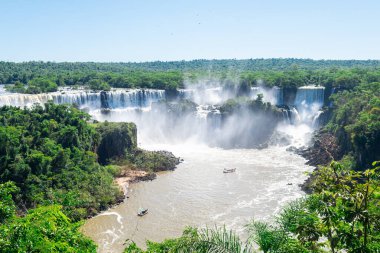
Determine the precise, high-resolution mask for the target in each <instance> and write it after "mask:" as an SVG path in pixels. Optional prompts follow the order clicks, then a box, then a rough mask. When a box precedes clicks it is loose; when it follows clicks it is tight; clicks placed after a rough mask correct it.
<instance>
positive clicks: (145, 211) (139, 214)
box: [137, 208, 148, 216]
mask: <svg viewBox="0 0 380 253" xmlns="http://www.w3.org/2000/svg"><path fill="white" fill-rule="evenodd" d="M147 213H148V209H147V208H140V209H139V211H138V212H137V215H138V216H144V215H145V214H147Z"/></svg>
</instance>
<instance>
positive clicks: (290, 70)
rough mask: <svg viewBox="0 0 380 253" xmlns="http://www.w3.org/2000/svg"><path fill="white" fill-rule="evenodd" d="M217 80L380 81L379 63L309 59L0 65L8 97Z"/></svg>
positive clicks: (281, 83) (293, 83)
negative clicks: (64, 88) (61, 89)
mask: <svg viewBox="0 0 380 253" xmlns="http://www.w3.org/2000/svg"><path fill="white" fill-rule="evenodd" d="M212 80H218V81H219V82H220V83H222V84H224V85H231V84H234V85H242V86H257V85H266V86H270V87H272V86H278V87H299V86H304V85H322V86H326V87H329V88H331V87H339V88H352V87H354V86H355V85H357V84H359V83H360V82H362V81H368V82H375V81H376V82H379V81H380V62H379V61H375V60H368V61H356V60H352V61H349V60H347V61H332V60H326V61H325V60H319V61H316V60H309V59H250V60H194V61H177V62H145V63H91V62H90V63H79V62H78V63H54V62H25V63H11V62H0V83H2V84H12V85H10V86H8V90H9V91H11V92H21V93H32V94H35V93H41V92H51V91H56V90H57V89H58V87H59V86H74V87H79V86H80V87H82V86H85V87H88V88H90V89H93V90H109V89H110V88H111V87H115V88H154V89H165V90H175V89H180V88H184V87H186V86H187V85H189V84H199V82H200V81H201V83H202V84H204V83H208V82H212Z"/></svg>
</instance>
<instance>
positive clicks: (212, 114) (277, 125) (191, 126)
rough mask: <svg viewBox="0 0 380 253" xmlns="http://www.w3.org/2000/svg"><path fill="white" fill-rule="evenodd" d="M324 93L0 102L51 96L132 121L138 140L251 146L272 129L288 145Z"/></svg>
mask: <svg viewBox="0 0 380 253" xmlns="http://www.w3.org/2000/svg"><path fill="white" fill-rule="evenodd" d="M260 94H261V95H260ZM169 97H170V98H169ZM289 98H291V99H289ZM323 98H324V88H323V87H314V86H306V87H300V88H298V89H296V90H293V91H289V90H286V89H282V88H278V87H274V88H266V87H252V88H250V90H249V91H248V92H247V94H245V96H242V97H241V96H238V92H237V91H236V90H234V89H231V88H230V87H221V86H219V87H218V86H216V87H215V86H213V87H206V88H205V87H198V88H188V89H183V90H179V91H178V92H177V95H176V97H174V98H173V96H168V95H167V94H166V91H164V90H151V89H112V90H111V91H101V92H92V91H88V90H70V89H65V90H61V91H59V92H53V93H44V94H36V95H31V94H15V93H12V94H9V93H8V94H7V93H4V92H3V93H2V95H0V105H15V106H21V107H23V106H31V105H32V104H34V103H39V104H43V103H45V102H47V101H49V100H52V101H53V102H54V103H58V104H76V105H77V106H78V107H79V108H82V109H85V110H86V111H88V112H89V113H90V114H91V115H92V116H93V118H94V119H97V120H101V121H103V120H108V121H131V122H135V123H136V124H137V128H138V133H139V140H140V141H142V142H149V143H151V142H160V143H161V142H171V143H183V142H184V141H193V142H197V143H199V142H201V143H204V144H207V145H211V146H218V147H224V148H254V147H265V146H266V145H268V144H272V145H277V144H279V143H281V142H279V141H277V140H276V138H274V140H275V141H273V138H272V136H273V135H276V132H279V133H283V135H284V136H286V139H288V140H289V141H287V142H284V143H286V145H294V146H302V145H305V143H306V141H305V140H306V139H307V138H309V135H310V134H311V133H312V131H313V130H314V128H315V127H316V122H317V120H316V118H317V117H318V115H319V114H320V109H321V107H322V106H323ZM285 102H286V103H287V104H285ZM105 109H106V110H105ZM281 138H282V139H283V137H281ZM270 139H272V142H271V141H270Z"/></svg>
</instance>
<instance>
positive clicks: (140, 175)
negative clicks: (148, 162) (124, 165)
mask: <svg viewBox="0 0 380 253" xmlns="http://www.w3.org/2000/svg"><path fill="white" fill-rule="evenodd" d="M154 178H155V175H154V174H150V173H148V172H146V171H143V170H127V171H124V172H123V175H122V176H120V177H117V178H115V183H116V184H117V185H118V186H119V187H120V189H121V190H122V191H123V193H124V195H125V196H127V194H128V186H129V184H130V183H135V182H139V181H143V180H151V179H154Z"/></svg>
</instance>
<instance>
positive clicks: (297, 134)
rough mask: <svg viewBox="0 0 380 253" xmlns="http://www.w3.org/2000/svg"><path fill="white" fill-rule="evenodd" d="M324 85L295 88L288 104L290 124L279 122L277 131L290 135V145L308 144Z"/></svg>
mask: <svg viewBox="0 0 380 253" xmlns="http://www.w3.org/2000/svg"><path fill="white" fill-rule="evenodd" d="M324 90H325V88H324V87H318V86H304V87H299V88H298V89H297V93H296V96H295V100H294V104H293V105H290V113H291V122H292V124H287V123H285V124H280V125H279V126H278V127H277V130H278V132H280V133H282V134H284V135H285V134H286V135H287V136H288V137H290V145H292V146H294V147H297V148H300V147H302V146H306V145H308V142H309V141H310V139H311V135H312V133H313V131H314V130H315V129H316V128H317V127H318V125H317V122H318V117H319V116H320V115H321V108H322V106H323V102H324Z"/></svg>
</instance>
